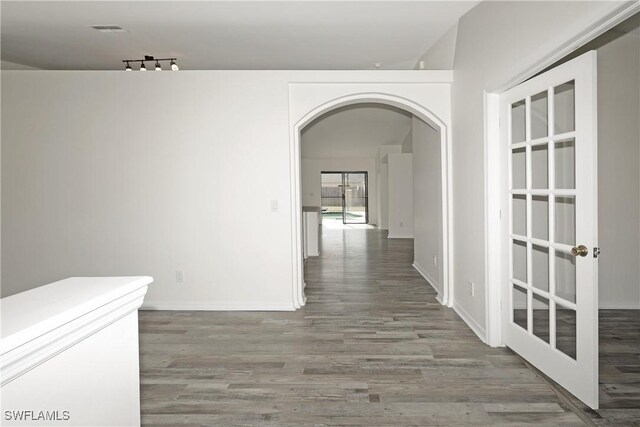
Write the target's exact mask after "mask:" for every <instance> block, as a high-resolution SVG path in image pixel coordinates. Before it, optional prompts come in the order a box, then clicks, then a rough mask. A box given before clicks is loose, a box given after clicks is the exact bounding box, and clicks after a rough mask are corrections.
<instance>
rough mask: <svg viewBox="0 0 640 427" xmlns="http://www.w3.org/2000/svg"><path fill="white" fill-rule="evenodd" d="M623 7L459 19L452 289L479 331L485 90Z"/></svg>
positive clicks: (483, 11) (539, 8) (504, 7)
mask: <svg viewBox="0 0 640 427" xmlns="http://www.w3.org/2000/svg"><path fill="white" fill-rule="evenodd" d="M618 5H619V3H617V2H581V1H577V2H536V1H531V2H526V1H525V2H515V1H512V2H481V3H480V4H478V6H476V7H475V8H473V9H471V10H470V11H469V12H468V13H467V14H466V15H464V16H463V17H462V18H461V19H460V21H459V22H458V33H457V37H456V51H455V58H454V67H453V70H454V84H453V87H452V103H453V107H452V120H453V127H452V129H453V143H452V173H453V195H452V196H453V201H452V203H453V206H454V209H453V228H454V238H453V251H454V259H455V261H454V263H453V269H454V271H453V280H454V283H453V286H454V291H453V292H454V295H455V301H456V302H455V304H456V307H457V308H458V309H459V310H460V311H463V312H464V314H465V316H466V317H468V318H470V319H471V321H472V322H475V323H476V325H477V327H478V328H479V329H484V327H485V262H486V259H485V246H484V245H485V234H484V226H485V214H484V201H485V191H484V174H485V169H484V104H483V103H484V98H483V96H484V92H485V91H493V90H495V89H497V88H499V87H500V86H501V85H503V84H505V83H506V82H508V81H509V80H511V79H513V78H515V77H516V76H517V75H518V74H519V73H521V72H522V71H523V70H525V69H527V68H528V67H530V66H532V65H533V64H536V63H538V62H539V60H540V59H541V58H543V57H545V56H546V55H547V54H549V53H550V52H552V51H554V50H555V49H557V48H558V46H560V45H561V44H562V43H564V42H566V41H567V40H569V39H570V38H572V37H573V36H575V35H576V34H578V33H579V32H580V31H581V30H582V29H583V28H584V27H585V26H586V25H587V24H589V23H591V22H593V21H595V20H596V19H598V18H599V17H601V16H604V15H606V14H608V13H609V12H610V11H611V10H613V9H614V8H616V7H617V6H618ZM434 49H437V46H434V47H432V48H431V49H430V51H429V52H434V51H435V50H434ZM423 59H424V60H425V61H427V62H429V60H430V58H429V57H425V58H423ZM470 281H471V282H474V284H475V296H471V291H470V286H469V282H470ZM493 285H494V286H499V284H498V283H496V284H493ZM480 332H481V333H484V331H480Z"/></svg>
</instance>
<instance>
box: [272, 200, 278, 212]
mask: <svg viewBox="0 0 640 427" xmlns="http://www.w3.org/2000/svg"><path fill="white" fill-rule="evenodd" d="M271 212H278V201H277V200H272V201H271Z"/></svg>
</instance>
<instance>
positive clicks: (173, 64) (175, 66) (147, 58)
mask: <svg viewBox="0 0 640 427" xmlns="http://www.w3.org/2000/svg"><path fill="white" fill-rule="evenodd" d="M176 59H177V58H154V57H153V56H149V55H145V56H144V59H123V60H122V62H124V63H126V64H127V66H126V67H125V71H132V68H131V64H130V62H139V63H140V71H147V67H146V66H145V65H144V61H149V62H151V63H153V62H154V61H155V63H156V64H155V69H156V71H162V65H161V64H160V61H170V62H169V67H170V68H171V69H172V70H173V71H178V70H179V69H180V67H178V64H176Z"/></svg>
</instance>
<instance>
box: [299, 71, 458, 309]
mask: <svg viewBox="0 0 640 427" xmlns="http://www.w3.org/2000/svg"><path fill="white" fill-rule="evenodd" d="M423 83H424V82H423ZM325 84H327V85H328V84H332V83H325ZM292 85H293V84H290V88H291V86H292ZM291 94H292V92H291V90H289V105H292V104H293V102H292V99H291V96H292V95H291ZM371 102H373V103H379V104H387V105H391V106H395V107H397V108H400V109H402V110H405V111H408V112H410V113H412V114H414V115H415V116H417V117H419V118H420V119H422V120H423V121H425V122H426V123H428V124H429V125H430V126H432V127H433V128H434V129H438V130H439V131H440V145H441V153H442V154H441V162H442V230H443V231H442V232H443V239H442V250H443V260H442V265H443V283H442V299H441V303H442V304H443V305H445V306H448V307H451V306H452V304H453V219H452V215H453V197H452V196H451V195H452V188H453V187H452V174H451V173H452V172H451V129H450V128H449V127H448V126H447V124H446V123H445V122H443V121H442V120H441V119H440V118H439V117H438V116H437V115H435V114H434V113H432V112H431V111H430V110H429V109H428V108H426V107H424V106H422V105H421V104H419V103H417V102H414V101H412V100H411V99H407V98H403V97H401V96H398V95H394V94H389V93H382V92H358V91H357V90H356V89H354V93H352V94H349V95H345V96H340V97H338V98H336V99H332V100H330V101H327V102H324V103H323V104H320V105H318V106H316V107H315V108H314V109H312V110H310V111H309V112H307V114H305V115H304V116H303V117H302V118H301V119H300V120H299V121H298V122H297V123H295V125H293V126H292V123H291V122H290V123H289V125H290V129H291V131H290V147H289V153H290V162H291V165H290V174H291V216H292V218H293V221H292V230H291V237H292V247H293V252H292V267H293V292H292V295H293V303H294V307H295V308H299V307H300V306H301V305H304V301H306V297H305V295H304V288H303V285H302V284H303V282H304V270H303V263H302V255H301V254H302V242H301V239H300V238H299V236H300V230H301V228H300V227H301V219H300V218H301V216H302V203H301V200H302V197H301V174H300V163H301V158H300V132H301V130H302V129H303V128H304V127H305V126H306V125H307V124H309V123H310V122H312V121H313V120H315V119H316V118H317V117H319V116H321V115H322V114H324V113H326V112H328V111H331V110H334V109H336V108H339V107H343V106H346V105H353V104H361V103H371ZM290 120H291V119H290ZM391 238H394V237H393V236H392V237H391ZM409 238H410V237H409Z"/></svg>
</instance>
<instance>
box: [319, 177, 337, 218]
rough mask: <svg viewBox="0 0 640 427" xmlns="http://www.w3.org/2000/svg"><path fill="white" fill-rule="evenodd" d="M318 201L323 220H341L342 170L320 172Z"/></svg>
mask: <svg viewBox="0 0 640 427" xmlns="http://www.w3.org/2000/svg"><path fill="white" fill-rule="evenodd" d="M320 203H321V205H322V220H323V221H324V220H334V221H336V220H339V221H342V172H322V173H321V188H320Z"/></svg>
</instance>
